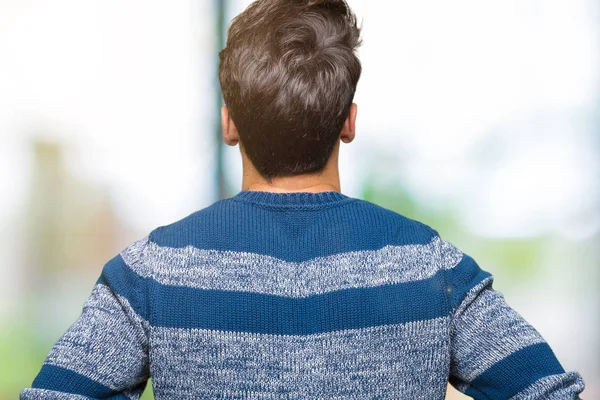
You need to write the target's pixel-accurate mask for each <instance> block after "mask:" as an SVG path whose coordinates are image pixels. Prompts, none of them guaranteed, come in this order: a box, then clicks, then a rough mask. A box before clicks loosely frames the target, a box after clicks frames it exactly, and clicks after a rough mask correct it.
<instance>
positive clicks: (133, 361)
mask: <svg viewBox="0 0 600 400" xmlns="http://www.w3.org/2000/svg"><path fill="white" fill-rule="evenodd" d="M142 324H143V325H142ZM148 329H149V326H148V325H147V323H146V322H145V321H144V320H143V319H142V318H140V317H139V316H138V315H137V314H136V313H135V312H134V311H133V309H132V308H131V306H130V305H129V303H128V302H127V300H126V299H125V298H123V297H115V296H114V295H113V293H112V292H111V290H110V289H109V288H108V287H107V286H106V285H103V284H97V285H96V286H95V287H94V289H93V291H92V294H91V295H90V297H89V298H88V300H87V301H86V303H85V305H84V307H83V311H82V313H81V316H80V317H79V318H78V319H77V320H76V321H75V323H73V325H72V326H71V327H70V328H69V329H68V330H67V331H66V332H65V334H64V335H63V336H62V337H61V338H60V339H59V340H58V342H57V343H56V344H55V345H54V347H53V348H52V350H51V351H50V354H49V355H48V357H47V358H46V364H50V365H55V366H58V367H62V368H67V369H69V370H71V371H74V372H77V373H78V374H81V375H83V376H86V377H87V378H90V379H92V380H94V381H96V382H99V383H101V384H103V385H104V386H107V387H109V388H111V389H113V390H122V389H123V388H125V387H129V386H130V385H131V384H132V383H133V382H140V381H142V380H143V379H144V377H146V379H147V363H148V356H147V352H148V349H147V336H146V333H145V331H147V330H148Z"/></svg>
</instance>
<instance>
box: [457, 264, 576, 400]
mask: <svg viewBox="0 0 600 400" xmlns="http://www.w3.org/2000/svg"><path fill="white" fill-rule="evenodd" d="M446 276H447V279H446V281H447V287H446V292H447V295H448V299H449V304H450V307H451V312H452V314H451V316H452V319H451V323H450V343H451V348H450V356H451V362H450V375H449V383H450V384H451V385H452V386H453V387H454V388H456V389H457V390H459V391H460V392H462V393H464V394H466V395H469V396H471V397H472V398H474V399H476V400H477V399H486V400H491V399H511V400H517V399H531V400H534V399H544V400H559V399H560V400H565V399H581V398H580V397H579V393H581V392H582V391H583V389H584V381H583V379H582V377H581V375H580V374H579V373H577V372H574V371H570V372H565V370H564V369H563V367H562V366H561V364H560V363H559V361H558V360H557V358H556V355H555V354H554V352H553V351H552V349H551V348H550V346H549V345H548V343H547V342H546V341H545V340H544V338H543V337H542V336H541V335H540V333H539V332H538V331H537V330H536V329H535V328H534V327H533V326H532V325H531V324H529V323H528V322H527V321H526V320H525V319H524V318H523V317H522V316H521V315H520V314H519V313H518V312H517V311H515V310H514V309H513V308H511V307H510V306H509V305H508V304H507V303H506V301H505V299H504V296H503V295H502V293H501V292H499V291H497V290H495V289H494V288H493V287H492V283H493V279H494V277H493V276H492V275H491V274H490V273H489V272H487V271H485V270H483V269H481V268H480V267H479V265H478V264H477V263H476V262H475V260H474V259H473V258H471V257H470V256H468V255H467V254H464V253H462V258H461V260H460V261H459V262H458V264H456V265H455V266H453V267H451V268H448V269H447V270H446Z"/></svg>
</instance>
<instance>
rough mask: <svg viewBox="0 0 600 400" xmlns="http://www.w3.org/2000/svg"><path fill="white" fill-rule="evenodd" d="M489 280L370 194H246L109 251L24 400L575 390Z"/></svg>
mask: <svg viewBox="0 0 600 400" xmlns="http://www.w3.org/2000/svg"><path fill="white" fill-rule="evenodd" d="M492 281H493V277H492V275H491V274H490V273H489V272H487V271H485V270H483V269H481V268H480V267H479V266H478V265H477V263H476V262H475V261H474V260H473V259H472V258H471V257H469V256H468V255H466V254H464V253H462V252H461V251H460V250H458V249H457V248H456V247H454V246H453V245H452V244H450V243H448V242H446V241H444V240H442V239H441V238H440V237H439V235H438V234H437V232H436V231H435V230H433V229H431V228H430V227H428V226H426V225H424V224H422V223H420V222H417V221H414V220H411V219H409V218H406V217H404V216H402V215H400V214H398V213H395V212H393V211H390V210H387V209H385V208H382V207H380V206H377V205H375V204H372V203H370V202H367V201H363V200H360V199H356V198H352V197H348V196H346V195H344V194H342V193H340V192H336V191H329V192H317V193H310V192H293V193H272V192H262V191H249V190H244V191H241V192H239V193H238V194H237V195H235V196H234V197H232V198H229V199H225V200H221V201H219V202H216V203H215V204H213V205H211V206H210V207H207V208H205V209H203V210H200V211H198V212H196V213H194V214H192V215H190V216H188V217H186V218H184V219H183V220H181V221H178V222H176V223H174V224H171V225H168V226H164V227H160V228H158V229H155V230H154V231H153V232H152V233H151V234H150V235H148V236H147V237H146V238H144V239H142V240H139V241H137V242H135V243H133V244H132V245H131V246H129V247H128V248H127V249H125V250H124V251H123V252H122V253H121V254H120V255H118V256H117V257H115V258H114V259H112V260H111V261H109V262H108V263H107V264H106V266H105V267H104V269H103V272H102V275H101V277H100V279H99V280H98V282H97V284H96V286H95V288H94V290H93V292H92V295H91V296H90V298H89V299H88V301H87V302H86V305H85V307H84V310H83V313H82V315H81V317H80V319H79V320H78V321H77V322H75V324H73V326H72V327H71V328H70V329H69V331H67V332H66V333H65V335H64V336H63V337H62V338H61V339H60V340H59V342H58V343H57V344H56V345H55V346H54V348H53V349H52V351H51V353H50V355H49V356H48V358H47V360H46V363H45V364H44V366H43V368H42V370H41V372H40V374H39V375H38V377H37V378H36V380H35V382H34V385H33V387H34V388H36V389H25V390H24V391H23V392H22V394H21V398H23V399H40V398H65V399H69V398H73V399H75V398H81V397H79V396H88V397H94V398H101V397H109V396H114V398H118V396H128V398H137V397H138V396H139V395H140V394H141V392H142V391H143V389H144V387H145V385H146V381H147V379H148V378H149V377H151V378H152V383H153V389H154V393H155V397H156V398H157V399H167V398H169V399H170V398H173V399H175V398H177V399H179V398H257V399H284V398H285V399H288V398H290V399H291V398H294V399H297V398H311V399H312V398H314V399H322V398H338V399H365V398H377V399H405V398H406V399H415V398H419V399H443V398H444V395H445V392H446V387H447V383H448V382H450V383H451V384H452V385H453V386H455V387H456V388H457V389H458V390H460V391H462V392H464V393H466V394H468V395H470V396H472V397H474V398H476V399H508V398H515V399H524V398H527V399H573V398H578V396H577V394H578V393H580V392H581V391H582V390H583V387H584V383H583V380H582V378H581V376H580V375H579V374H578V373H576V372H565V370H564V369H563V368H562V367H561V365H560V363H559V362H558V360H557V359H556V357H555V355H554V353H553V352H552V350H551V349H550V347H549V346H548V344H547V343H546V342H545V341H544V339H543V338H542V336H541V335H540V334H539V333H538V332H537V331H536V330H535V328H533V327H532V326H531V325H530V324H528V323H527V322H526V321H525V320H524V319H523V318H522V317H521V316H520V315H519V314H518V313H517V312H516V311H514V310H513V309H512V308H510V307H509V306H508V305H507V304H506V303H505V302H504V299H503V296H502V294H500V293H499V292H497V291H495V290H494V289H493V288H492ZM67 393H69V394H67ZM77 395H79V396H77ZM121 398H123V397H121Z"/></svg>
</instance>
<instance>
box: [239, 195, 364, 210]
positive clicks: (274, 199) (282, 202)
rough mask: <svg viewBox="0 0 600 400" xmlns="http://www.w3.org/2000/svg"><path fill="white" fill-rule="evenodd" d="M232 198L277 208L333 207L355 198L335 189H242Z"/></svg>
mask: <svg viewBox="0 0 600 400" xmlns="http://www.w3.org/2000/svg"><path fill="white" fill-rule="evenodd" d="M232 199H233V200H235V201H241V202H244V203H250V204H255V205H258V206H262V207H267V208H277V209H281V208H291V209H315V208H317V209H320V208H328V207H335V206H338V205H341V204H345V203H347V202H349V201H352V200H355V199H354V198H352V197H349V196H346V195H345V194H343V193H340V192H336V191H326V192H281V193H274V192H264V191H258V190H242V191H240V192H238V193H237V194H236V195H235V196H233V197H232Z"/></svg>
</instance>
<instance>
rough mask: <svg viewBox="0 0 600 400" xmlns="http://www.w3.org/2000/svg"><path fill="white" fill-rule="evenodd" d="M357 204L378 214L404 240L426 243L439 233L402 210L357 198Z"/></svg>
mask: <svg viewBox="0 0 600 400" xmlns="http://www.w3.org/2000/svg"><path fill="white" fill-rule="evenodd" d="M356 200H357V201H356V202H355V203H356V205H357V206H359V207H364V208H365V209H367V210H368V212H370V213H372V214H373V215H376V216H378V217H379V218H380V219H381V220H382V221H385V222H386V223H387V224H389V226H390V227H391V229H393V230H394V231H395V233H396V236H397V237H398V239H402V238H404V240H402V241H411V240H413V241H414V243H415V244H419V243H421V244H425V243H429V242H431V241H432V240H433V239H435V238H436V237H439V236H440V235H439V233H438V232H437V231H436V230H435V229H434V228H432V227H431V226H429V225H427V224H426V223H424V222H422V221H419V220H416V219H413V218H410V217H408V216H406V215H405V214H403V213H402V212H399V211H395V210H392V209H390V208H387V207H384V206H382V205H379V204H376V203H374V202H371V201H369V200H364V199H358V198H357V199H356Z"/></svg>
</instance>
